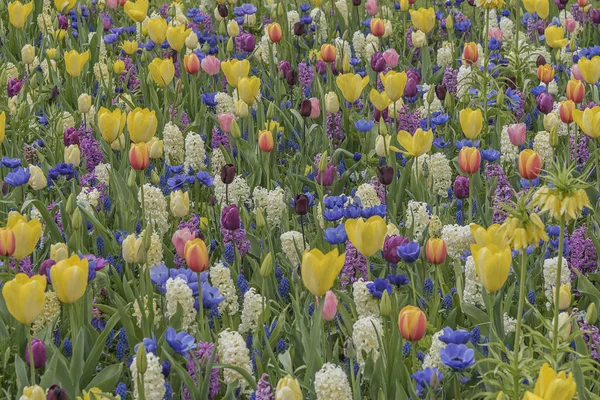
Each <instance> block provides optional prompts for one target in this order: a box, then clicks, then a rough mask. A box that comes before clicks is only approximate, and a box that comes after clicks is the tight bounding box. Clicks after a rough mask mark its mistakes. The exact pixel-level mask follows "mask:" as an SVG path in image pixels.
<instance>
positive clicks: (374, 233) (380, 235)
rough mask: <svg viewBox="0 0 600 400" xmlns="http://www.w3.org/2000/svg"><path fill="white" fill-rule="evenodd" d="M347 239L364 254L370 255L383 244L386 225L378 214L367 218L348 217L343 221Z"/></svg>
mask: <svg viewBox="0 0 600 400" xmlns="http://www.w3.org/2000/svg"><path fill="white" fill-rule="evenodd" d="M345 227H346V233H347V234H348V239H349V240H350V242H351V243H352V244H353V245H354V247H356V249H357V250H358V251H360V252H361V253H362V254H363V255H364V256H366V257H371V256H372V255H373V254H375V253H376V252H377V251H378V250H380V249H381V248H382V246H383V241H384V240H385V235H386V233H387V225H386V223H385V220H384V219H383V218H381V217H380V216H378V215H374V216H372V217H370V218H369V219H367V220H366V221H365V220H364V219H363V218H357V219H354V218H353V219H348V220H346V223H345Z"/></svg>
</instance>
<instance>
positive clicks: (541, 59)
mask: <svg viewBox="0 0 600 400" xmlns="http://www.w3.org/2000/svg"><path fill="white" fill-rule="evenodd" d="M546 64H547V63H546V58H545V57H544V56H542V55H539V56H538V58H537V60H535V66H536V67H539V66H541V65H546Z"/></svg>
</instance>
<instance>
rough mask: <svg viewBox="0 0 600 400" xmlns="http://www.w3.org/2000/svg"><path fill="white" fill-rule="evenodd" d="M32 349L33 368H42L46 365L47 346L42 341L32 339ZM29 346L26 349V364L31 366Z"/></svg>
mask: <svg viewBox="0 0 600 400" xmlns="http://www.w3.org/2000/svg"><path fill="white" fill-rule="evenodd" d="M31 349H32V350H33V366H34V367H35V368H42V367H43V366H44V365H46V346H45V345H44V342H42V341H41V340H40V339H37V338H33V339H31ZM29 357H30V356H29V344H28V345H27V346H26V347H25V362H26V363H27V365H30V364H29V361H30V358H29Z"/></svg>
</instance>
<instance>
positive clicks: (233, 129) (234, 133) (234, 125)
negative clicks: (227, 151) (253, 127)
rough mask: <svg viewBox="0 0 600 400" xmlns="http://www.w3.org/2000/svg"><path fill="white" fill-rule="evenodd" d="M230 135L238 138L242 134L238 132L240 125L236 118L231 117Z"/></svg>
mask: <svg viewBox="0 0 600 400" xmlns="http://www.w3.org/2000/svg"><path fill="white" fill-rule="evenodd" d="M229 133H230V135H231V137H233V138H235V139H239V138H240V137H241V136H242V133H241V132H240V126H239V125H238V123H237V120H235V119H233V120H232V121H231V127H230V132H229Z"/></svg>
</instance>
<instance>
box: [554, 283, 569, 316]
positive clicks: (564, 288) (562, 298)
mask: <svg viewBox="0 0 600 400" xmlns="http://www.w3.org/2000/svg"><path fill="white" fill-rule="evenodd" d="M552 291H553V293H554V296H557V295H558V308H559V310H566V309H567V308H569V306H570V305H571V285H570V284H569V283H565V284H564V285H561V286H560V288H559V289H558V293H556V292H557V290H556V286H554V287H553V288H552Z"/></svg>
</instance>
